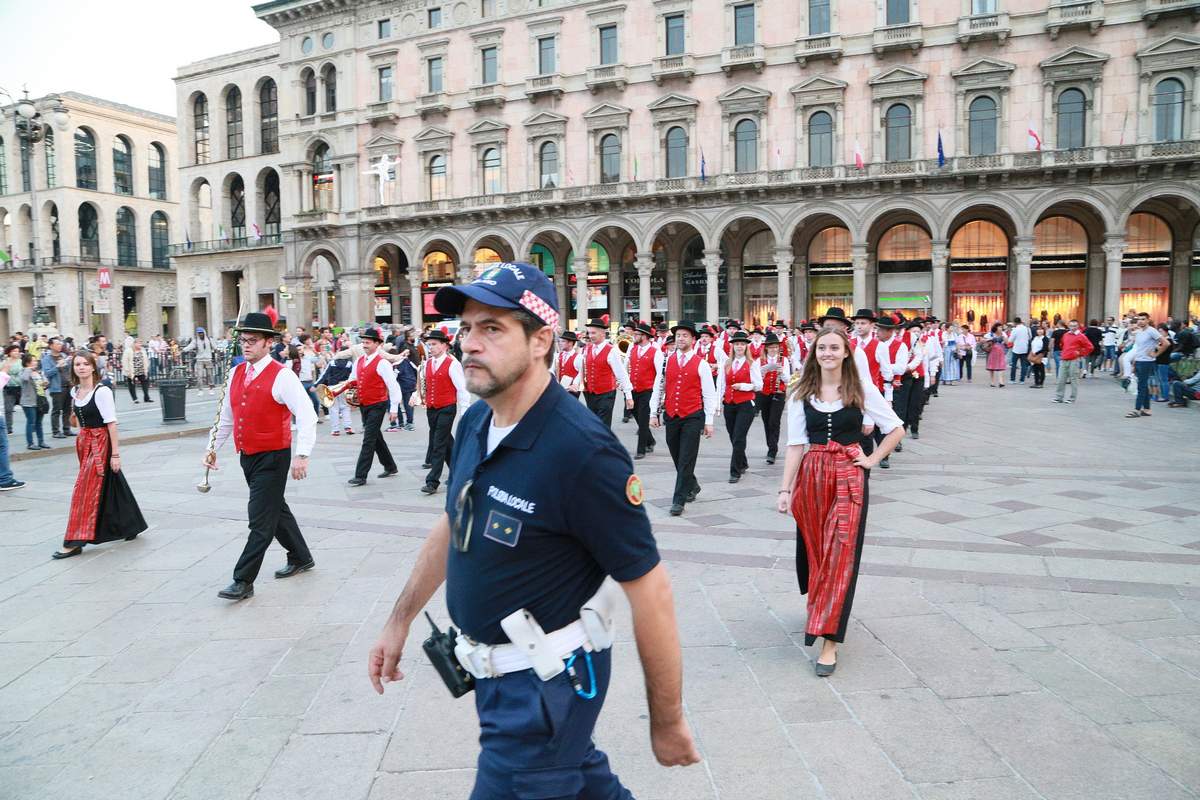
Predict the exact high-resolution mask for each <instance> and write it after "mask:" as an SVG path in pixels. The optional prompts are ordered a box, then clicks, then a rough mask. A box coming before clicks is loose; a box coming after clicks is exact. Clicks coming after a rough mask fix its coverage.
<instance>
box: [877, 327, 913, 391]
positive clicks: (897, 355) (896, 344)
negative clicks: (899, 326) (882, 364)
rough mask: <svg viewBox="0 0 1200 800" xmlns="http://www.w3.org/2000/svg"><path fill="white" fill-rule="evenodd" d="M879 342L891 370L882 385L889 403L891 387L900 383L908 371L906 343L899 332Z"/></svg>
mask: <svg viewBox="0 0 1200 800" xmlns="http://www.w3.org/2000/svg"><path fill="white" fill-rule="evenodd" d="M879 343H880V344H881V345H883V348H884V352H885V353H886V354H887V362H888V368H889V369H890V371H891V372H890V374H891V379H890V380H888V381H887V383H885V384H884V385H883V397H884V399H885V400H887V401H888V402H889V403H890V402H891V401H892V392H893V389H894V388H895V387H897V386H899V385H900V382H901V381H903V380H904V374H905V373H906V372H908V345H907V344H905V343H904V337H903V336H901V335H900V334H899V332H897V333H893V334H892V336H891V338H889V339H888V340H887V341H886V342H884V341H880V342H879Z"/></svg>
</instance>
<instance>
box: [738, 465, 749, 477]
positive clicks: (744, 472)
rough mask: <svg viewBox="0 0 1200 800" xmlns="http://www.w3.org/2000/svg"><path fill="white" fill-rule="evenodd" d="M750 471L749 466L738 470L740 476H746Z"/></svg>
mask: <svg viewBox="0 0 1200 800" xmlns="http://www.w3.org/2000/svg"><path fill="white" fill-rule="evenodd" d="M749 471H750V467H749V465H747V466H744V467H741V468H739V469H738V475H745V474H746V473H747V472H749Z"/></svg>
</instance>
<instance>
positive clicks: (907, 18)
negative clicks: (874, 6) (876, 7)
mask: <svg viewBox="0 0 1200 800" xmlns="http://www.w3.org/2000/svg"><path fill="white" fill-rule="evenodd" d="M885 2H886V3H887V9H886V14H885V17H884V19H885V21H886V23H887V24H888V25H907V24H908V23H909V22H912V16H911V13H910V9H909V6H908V2H909V0H885Z"/></svg>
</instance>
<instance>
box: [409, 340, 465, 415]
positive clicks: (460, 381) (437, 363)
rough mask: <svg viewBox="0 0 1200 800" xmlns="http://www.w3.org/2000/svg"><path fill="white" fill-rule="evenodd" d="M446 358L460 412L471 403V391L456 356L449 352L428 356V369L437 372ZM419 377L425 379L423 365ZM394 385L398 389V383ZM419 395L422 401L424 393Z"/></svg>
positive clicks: (456, 403)
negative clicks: (448, 360) (448, 362)
mask: <svg viewBox="0 0 1200 800" xmlns="http://www.w3.org/2000/svg"><path fill="white" fill-rule="evenodd" d="M447 358H448V359H450V369H449V370H448V371H449V373H450V382H451V383H453V384H454V390H455V396H456V398H457V400H456V402H455V405H457V406H458V410H459V411H460V412H461V411H463V410H465V409H466V408H467V407H468V406H470V405H471V393H470V392H468V391H467V375H466V373H464V372H463V368H462V364H460V363H459V362H458V359H457V358H455V357H454V356H452V355H450V354H449V353H442V354H441V355H440V356H430V358H429V362H430V367H429V369H430V371H432V372H437V371H438V370H439V369H441V368H442V362H443V361H445V360H446V359H447ZM421 379H422V380H424V379H425V367H424V366H422V367H421ZM392 380H393V381H394V380H395V378H393V379H392ZM396 386H397V391H398V390H399V384H396ZM423 388H424V384H422V389H423ZM421 397H422V401H423V400H424V397H425V395H424V393H422V396H421Z"/></svg>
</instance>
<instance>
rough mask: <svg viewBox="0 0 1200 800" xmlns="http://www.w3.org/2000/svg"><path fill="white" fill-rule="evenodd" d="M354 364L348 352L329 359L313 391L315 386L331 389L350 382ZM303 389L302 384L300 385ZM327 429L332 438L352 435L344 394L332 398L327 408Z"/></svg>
mask: <svg viewBox="0 0 1200 800" xmlns="http://www.w3.org/2000/svg"><path fill="white" fill-rule="evenodd" d="M353 365H354V362H353V361H352V360H351V359H350V358H349V352H348V351H347V352H342V353H339V354H338V357H335V358H332V359H330V361H329V363H328V364H326V365H325V369H323V370H322V371H321V374H320V376H318V377H317V380H316V382H315V383H314V384H313V386H314V391H315V387H317V386H328V387H329V388H330V389H333V387H334V386H337V385H338V384H340V383H343V382H345V381H348V380H350V372H351V369H352V367H353ZM301 386H302V387H303V384H301ZM328 413H329V418H330V424H329V427H330V428H332V429H333V430H331V431H330V432H329V433H330V435H332V436H341V435H342V433H343V432H344V433H345V434H346V435H347V436H353V435H354V426H353V424H352V422H351V420H350V404H349V403H348V402H346V395H345V393H338V394H336V395H334V396H333V405H331V406H330V407H329V411H328Z"/></svg>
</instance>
